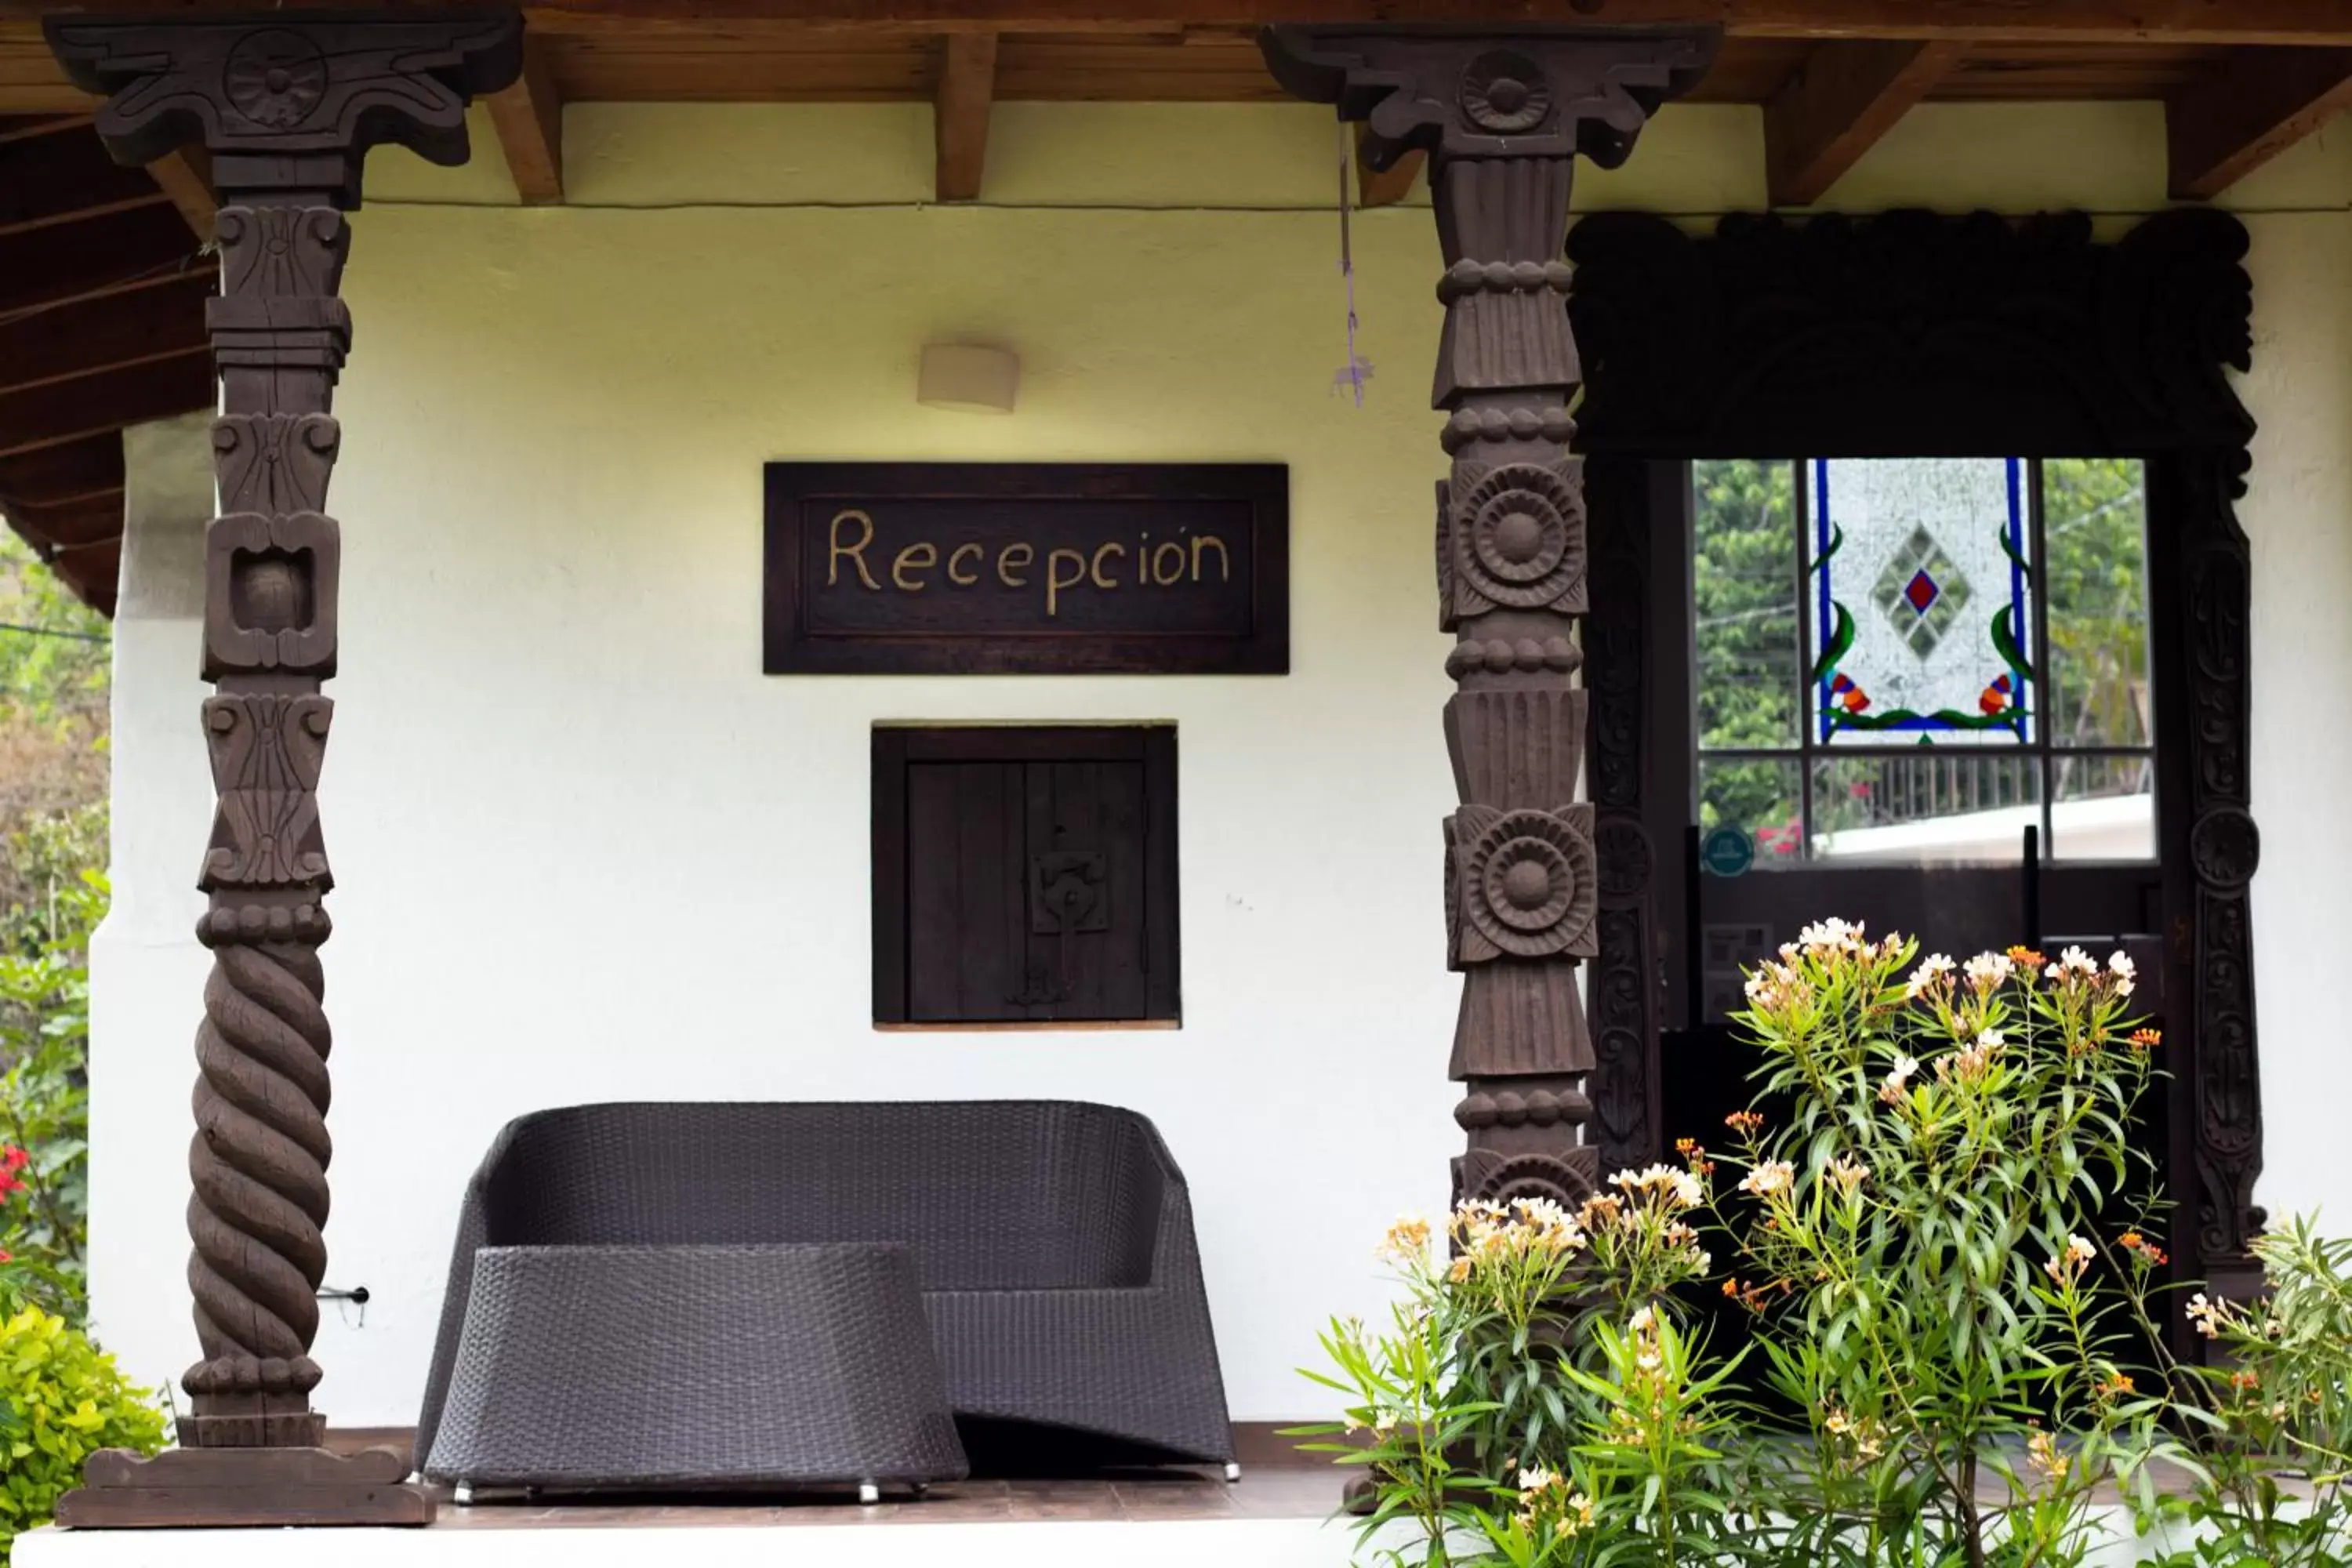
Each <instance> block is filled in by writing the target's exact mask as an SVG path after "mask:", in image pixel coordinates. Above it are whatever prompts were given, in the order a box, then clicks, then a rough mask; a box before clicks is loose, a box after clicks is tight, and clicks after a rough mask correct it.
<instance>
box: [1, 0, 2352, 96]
mask: <svg viewBox="0 0 2352 1568" xmlns="http://www.w3.org/2000/svg"><path fill="white" fill-rule="evenodd" d="M309 3H310V4H311V5H315V6H317V7H318V8H320V9H326V10H335V9H366V8H369V7H370V6H373V5H374V4H375V3H376V0H309ZM432 3H435V4H464V3H467V0H432ZM76 8H77V9H79V10H83V11H89V12H94V13H115V14H131V13H152V12H153V11H154V10H155V9H156V0H78V4H77V6H76ZM171 8H172V9H173V10H174V11H175V12H177V13H179V14H187V13H191V12H197V13H201V12H205V11H212V12H221V13H247V14H249V13H250V12H251V11H252V9H253V5H252V0H180V3H179V4H178V5H175V6H173V7H171ZM56 9H58V5H57V4H56V0H0V50H5V49H17V50H21V48H22V46H25V45H27V44H29V45H31V46H33V47H38V46H39V42H40V35H39V26H38V19H39V17H40V16H42V15H44V14H45V13H47V12H51V11H54V10H56ZM523 11H524V15H525V16H526V17H527V18H528V20H529V22H530V26H532V27H534V28H536V29H538V30H540V31H541V32H546V33H565V32H571V33H578V32H593V31H608V30H625V31H640V30H661V31H674V32H698V31H710V30H714V29H716V30H719V31H724V30H726V29H727V28H729V27H730V26H740V25H744V24H760V23H774V22H782V23H789V24H793V25H796V26H836V27H858V28H877V27H878V28H898V29H901V30H912V31H919V32H925V33H933V34H936V33H945V32H951V31H956V30H960V29H970V30H976V31H1003V30H1006V29H1022V30H1027V31H1033V32H1071V31H1085V30H1094V29H1101V30H1117V31H1128V32H1137V31H1155V30H1166V29H1170V28H1177V27H1196V26H1228V27H1231V26H1257V25H1260V24H1264V23H1267V22H1296V23H1318V22H1322V23H1329V22H1343V23H1344V22H1361V21H1365V20H1366V19H1367V17H1368V16H1370V14H1372V13H1375V12H1376V13H1377V14H1378V16H1379V17H1380V19H1381V21H1386V22H1399V23H1411V22H1451V23H1461V22H1475V23H1479V24H1481V25H1483V26H1494V27H1496V28H1506V27H1509V26H1517V25H1528V24H1536V23H1548V22H1549V23H1557V22H1561V21H1570V22H1577V23H1589V24H1603V25H1628V24H1645V23H1647V24H1669V23H1671V24H1689V23H1706V22H1713V23H1717V24H1720V25H1722V26H1725V27H1726V28H1727V30H1728V31H1729V32H1730V33H1731V34H1732V35H1733V36H1735V37H1759V38H1810V39H1843V38H1915V39H1947V40H1953V41H1958V42H1962V43H2044V44H2065V43H2096V44H2116V43H2151V44H2155V43H2161V44H2179V45H2185V44H2261V45H2329V44H2352V6H2347V5H2345V4H2344V0H2030V3H2025V0H1577V4H1575V5H1572V6H1563V5H1560V4H1559V0H1380V4H1378V5H1369V4H1367V3H1366V0H526V3H525V4H524V6H523ZM5 79H7V78H5V77H0V80H5ZM57 81H58V84H59V85H63V83H64V78H63V75H62V73H59V74H58V77H57ZM88 103H89V99H88V97H87V95H79V94H77V95H75V99H74V100H73V101H72V102H70V103H68V106H67V109H68V111H70V110H72V109H75V108H80V107H84V106H86V105H87V104H88ZM0 112H14V111H12V110H6V109H5V108H0Z"/></svg>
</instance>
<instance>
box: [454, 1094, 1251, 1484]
mask: <svg viewBox="0 0 2352 1568" xmlns="http://www.w3.org/2000/svg"><path fill="white" fill-rule="evenodd" d="M824 1242H834V1243H840V1242H900V1243H904V1244H905V1245H906V1246H907V1247H908V1248H909V1249H910V1250H911V1252H912V1254H913V1260H914V1268H915V1273H916V1276H917V1281H918V1285H919V1289H920V1292H921V1296H922V1301H923V1307H924V1310H925V1313H926V1315H927V1316H928V1318H929V1323H930V1328H931V1333H932V1340H933V1343H934V1345H935V1346H936V1348H937V1351H938V1355H939V1361H940V1369H941V1371H942V1373H944V1375H945V1378H946V1383H947V1394H948V1402H949V1404H950V1406H951V1408H952V1409H953V1411H954V1414H955V1417H956V1425H957V1426H958V1428H959V1430H960V1431H961V1435H962V1441H963V1446H964V1448H965V1451H966V1452H967V1453H968V1454H969V1455H970V1456H971V1462H972V1466H973V1468H974V1469H975V1470H977V1471H980V1472H982V1473H988V1472H995V1473H1003V1472H1005V1471H1010V1470H1033V1471H1034V1470H1036V1469H1040V1468H1070V1467H1093V1466H1098V1465H1105V1464H1112V1463H1138V1462H1142V1463H1152V1462H1160V1463H1167V1462H1178V1463H1181V1462H1212V1463H1226V1464H1230V1463H1231V1462H1232V1459H1233V1457H1234V1456H1233V1438H1232V1428H1231V1426H1230V1424H1229V1421H1228V1419H1227V1415H1226V1410H1225V1399H1224V1388H1223V1378H1222V1376H1221V1374H1220V1373H1219V1370H1218V1365H1217V1351H1216V1342H1215V1339H1214V1337H1213V1333H1212V1331H1211V1329H1210V1323H1209V1310H1208V1300H1207V1297H1206V1295H1205V1293H1204V1291H1203V1290H1202V1284H1201V1268H1200V1257H1199V1252H1198V1249H1197V1247H1196V1245H1195V1243H1194V1240H1193V1235H1192V1207H1191V1204H1190V1201H1189V1198H1188V1195H1187V1193H1186V1190H1185V1185H1184V1178H1183V1175H1182V1173H1181V1172H1180V1171H1178V1170H1177V1168H1176V1165H1175V1163H1174V1162H1173V1161H1172V1160H1171V1158H1170V1157H1169V1154H1168V1151H1167V1148H1166V1146H1165V1145H1164V1144H1163V1143H1162V1142H1160V1135H1159V1133H1158V1131H1156V1130H1155V1129H1154V1128H1153V1127H1152V1125H1151V1123H1150V1121H1147V1120H1145V1119H1144V1118H1143V1117H1141V1116H1139V1115H1137V1114H1136V1113H1135V1112H1133V1111H1130V1110H1119V1109H1118V1108H1116V1107H1112V1106H1104V1105H1089V1104H1083V1103H1077V1102H1072V1101H1037V1100H971V1101H956V1102H946V1101H879V1102H874V1103H863V1104H837V1103H804V1104H727V1103H666V1104H619V1105H593V1106H578V1107H572V1108H569V1109H565V1110H548V1111H541V1112H539V1113H537V1114H535V1115H531V1116H526V1117H523V1118H521V1119H520V1120H519V1121H513V1122H510V1123H509V1124H508V1125H507V1126H506V1128H505V1129H503V1130H502V1131H500V1132H499V1136H498V1139H497V1140H496V1142H493V1143H492V1145H491V1147H490V1151H489V1152H488V1155H486V1156H485V1157H484V1159H483V1161H482V1163H481V1166H480V1168H479V1169H478V1170H477V1171H476V1172H475V1173H474V1177H473V1180H472V1181H471V1183H469V1184H468V1185H467V1189H466V1197H465V1203H464V1206H463V1209H462V1211H461V1213H460V1215H459V1219H458V1228H457V1247H456V1249H455V1252H454V1255H453V1256H452V1258H451V1259H450V1266H449V1283H448V1289H447V1291H446V1296H445V1297H444V1299H443V1303H442V1310H441V1326H440V1335H439V1339H438V1341H437V1342H436V1347H435V1351H434V1357H433V1368H432V1373H431V1377H430V1379H429V1381H428V1382H427V1384H426V1387H425V1404H424V1408H423V1410H422V1411H421V1412H420V1414H419V1415H418V1419H417V1432H416V1464H417V1468H419V1469H421V1470H424V1471H425V1472H426V1473H428V1474H436V1473H438V1472H436V1466H435V1463H434V1444H435V1439H436V1434H437V1433H438V1431H439V1430H440V1428H441V1426H443V1422H444V1415H445V1408H446V1405H447V1403H448V1401H449V1399H450V1393H451V1378H452V1372H453V1369H454V1367H455V1364H456V1363H457V1352H458V1348H459V1345H460V1342H461V1341H462V1340H463V1339H464V1338H465V1335H466V1332H467V1305H468V1302H469V1300H471V1299H472V1297H473V1294H474V1275H475V1267H476V1258H475V1255H476V1251H477V1249H478V1248H481V1247H531V1248H547V1247H556V1248H560V1247H615V1246H621V1247H699V1246H707V1247H744V1246H773V1245H776V1244H786V1243H824ZM723 1305H724V1306H725V1308H726V1309H727V1310H728V1311H730V1312H732V1313H735V1314H739V1315H740V1317H741V1319H742V1320H743V1321H745V1322H746V1323H747V1325H756V1323H757V1321H758V1318H759V1315H760V1313H761V1309H762V1306H763V1303H762V1302H761V1301H760V1300H730V1301H728V1302H726V1303H724V1304H723ZM767 1305H769V1306H770V1310H783V1309H782V1308H781V1306H780V1304H772V1303H771V1304H767ZM701 1316H702V1317H703V1318H704V1319H705V1320H706V1321H708V1320H709V1319H710V1318H711V1317H712V1316H713V1314H710V1313H705V1314H701ZM637 1321H640V1322H641V1323H642V1330H641V1331H642V1332H643V1333H645V1334H646V1335H649V1336H653V1337H655V1338H656V1339H658V1338H659V1337H661V1336H662V1335H664V1334H665V1333H666V1332H674V1330H672V1329H670V1328H669V1327H668V1325H666V1324H664V1323H662V1322H659V1321H653V1320H652V1319H651V1318H650V1317H649V1316H648V1317H646V1318H642V1319H640V1320H637ZM700 1331H706V1332H707V1331H709V1330H708V1328H707V1327H706V1328H704V1329H702V1330H700ZM745 1337H746V1347H745V1348H746V1351H747V1352H749V1353H756V1347H757V1345H758V1344H759V1343H760V1342H761V1336H760V1335H759V1334H758V1333H757V1332H754V1331H750V1330H748V1329H747V1332H746V1336H745ZM614 1359H615V1360H616V1361H618V1362H627V1361H629V1360H632V1359H635V1360H642V1354H639V1355H636V1356H635V1357H632V1356H626V1355H624V1356H619V1357H616V1358H614ZM525 1392H526V1391H523V1390H515V1391H512V1393H513V1395H514V1396H517V1397H520V1396H523V1395H524V1394H525Z"/></svg>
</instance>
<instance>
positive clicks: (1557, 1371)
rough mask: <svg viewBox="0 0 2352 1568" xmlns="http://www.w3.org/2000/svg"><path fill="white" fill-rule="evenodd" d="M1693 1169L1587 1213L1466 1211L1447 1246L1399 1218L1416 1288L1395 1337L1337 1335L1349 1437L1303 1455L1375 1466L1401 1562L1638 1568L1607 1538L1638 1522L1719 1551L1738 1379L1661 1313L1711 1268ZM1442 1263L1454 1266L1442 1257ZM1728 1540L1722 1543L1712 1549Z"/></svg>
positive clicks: (1405, 1294)
mask: <svg viewBox="0 0 2352 1568" xmlns="http://www.w3.org/2000/svg"><path fill="white" fill-rule="evenodd" d="M1704 1199H1705V1189H1704V1186H1703V1184H1701V1183H1700V1181H1699V1179H1698V1178H1697V1177H1696V1176H1695V1175H1693V1174H1692V1173H1689V1172H1688V1171H1685V1170H1677V1169H1675V1168H1674V1167H1671V1166H1654V1167H1652V1168H1651V1169H1650V1170H1647V1171H1640V1172H1633V1171H1629V1172H1623V1173H1619V1174H1618V1175H1617V1176H1616V1177H1615V1178H1614V1179H1613V1180H1612V1184H1611V1190H1609V1191H1607V1192H1603V1193H1599V1194H1594V1195H1593V1196H1591V1198H1589V1199H1587V1200H1586V1201H1585V1203H1584V1204H1583V1205H1582V1206H1581V1207H1580V1208H1579V1209H1578V1210H1576V1211H1575V1212H1573V1213H1570V1212H1569V1211H1567V1210H1565V1209H1562V1208H1561V1207H1560V1206H1559V1205H1557V1204H1555V1203H1552V1202H1549V1201H1548V1200H1545V1199H1541V1198H1523V1199H1518V1200H1516V1201H1514V1202H1512V1203H1509V1204H1507V1205H1494V1204H1486V1203H1477V1202H1473V1203H1467V1204H1465V1205H1462V1206H1461V1207H1459V1208H1457V1209H1456V1210H1455V1211H1454V1214H1453V1215H1452V1216H1451V1217H1450V1219H1449V1221H1448V1223H1447V1225H1446V1226H1445V1232H1444V1236H1443V1237H1436V1236H1433V1234H1432V1230H1431V1227H1430V1226H1429V1224H1428V1223H1427V1222H1426V1221H1424V1220H1420V1219H1405V1220H1401V1221H1399V1222H1398V1223H1397V1224H1396V1225H1394V1226H1391V1227H1390V1230H1389V1234H1388V1237H1387V1238H1386V1240H1385V1241H1384V1242H1383V1244H1382V1247H1381V1255H1382V1257H1383V1258H1386V1259H1387V1261H1388V1262H1389V1264H1390V1266H1391V1268H1393V1269H1394V1270H1395V1272H1396V1274H1397V1277H1398V1279H1399V1281H1400V1282H1401V1284H1402V1287H1403V1289H1402V1295H1401V1298H1400V1300H1397V1301H1396V1303H1395V1304H1394V1305H1393V1306H1392V1308H1391V1317H1390V1322H1389V1324H1388V1326H1387V1327H1386V1328H1385V1329H1384V1330H1382V1331H1377V1332H1375V1331H1370V1330H1368V1329H1367V1328H1366V1327H1365V1325H1364V1324H1363V1323H1361V1322H1360V1321H1355V1320H1352V1319H1348V1320H1340V1321H1336V1322H1334V1323H1333V1324H1332V1325H1331V1327H1330V1329H1329V1330H1328V1331H1327V1332H1326V1333H1325V1335H1324V1336H1323V1346H1324V1350H1325V1351H1326V1352H1327V1353H1328V1357H1329V1360H1330V1365H1331V1370H1330V1371H1329V1372H1328V1373H1320V1372H1318V1373H1308V1374H1307V1375H1308V1376H1310V1377H1312V1378H1314V1379H1315V1381H1317V1382H1318V1383H1320V1384H1324V1385H1325V1386H1326V1387H1328V1388H1333V1389H1337V1390H1339V1392H1340V1393H1341V1394H1343V1395H1345V1396H1346V1398H1347V1400H1348V1402H1349V1403H1348V1412H1347V1419H1346V1421H1345V1423H1344V1425H1343V1426H1319V1427H1310V1428H1302V1429H1301V1435H1303V1436H1313V1437H1317V1438H1320V1439H1323V1440H1322V1441H1318V1442H1314V1443H1309V1444H1306V1445H1302V1446H1303V1447H1307V1448H1308V1449H1310V1450H1314V1451H1325V1452H1331V1453H1335V1454H1339V1455H1340V1456H1342V1457H1343V1458H1347V1459H1349V1460H1350V1461H1352V1462H1358V1463H1361V1464H1364V1465H1366V1466H1368V1467H1369V1469H1370V1489H1371V1493H1372V1495H1371V1497H1370V1500H1369V1501H1370V1507H1369V1511H1368V1512H1367V1514H1366V1519H1365V1529H1366V1535H1367V1539H1371V1538H1374V1537H1377V1536H1379V1535H1381V1532H1382V1531H1384V1530H1385V1529H1386V1528H1387V1527H1389V1526H1391V1524H1402V1525H1403V1526H1405V1527H1407V1528H1406V1536H1407V1539H1408V1540H1409V1542H1410V1545H1409V1546H1407V1547H1405V1548H1402V1549H1399V1548H1383V1549H1382V1550H1384V1551H1387V1552H1390V1553H1391V1555H1393V1556H1396V1557H1397V1558H1398V1559H1399V1560H1400V1561H1401V1562H1407V1563H1428V1564H1433V1565H1435V1564H1443V1563H1447V1562H1449V1561H1452V1560H1454V1558H1455V1557H1457V1556H1467V1557H1470V1558H1500V1559H1502V1560H1505V1561H1507V1562H1510V1563H1517V1564H1520V1565H1521V1568H1534V1565H1535V1564H1538V1563H1542V1564H1560V1565H1567V1564H1576V1563H1599V1562H1604V1561H1605V1562H1612V1563H1624V1562H1631V1561H1633V1560H1632V1559H1630V1558H1628V1557H1627V1556H1626V1555H1625V1554H1624V1547H1623V1543H1622V1542H1616V1543H1612V1542H1611V1540H1610V1539H1609V1538H1608V1537H1607V1536H1606V1535H1604V1534H1603V1533H1602V1532H1601V1531H1600V1530H1599V1529H1597V1528H1596V1524H1597V1522H1598V1521H1600V1520H1601V1519H1603V1518H1607V1519H1609V1520H1611V1521H1623V1520H1633V1521H1639V1522H1640V1524H1641V1525H1643V1527H1644V1528H1646V1530H1648V1531H1650V1532H1651V1533H1652V1534H1653V1535H1654V1537H1655V1538H1657V1539H1659V1540H1661V1541H1663V1542H1665V1543H1667V1550H1668V1552H1669V1555H1668V1556H1667V1557H1666V1558H1663V1559H1661V1561H1671V1560H1672V1558H1671V1552H1672V1549H1673V1543H1675V1542H1678V1541H1685V1540H1691V1539H1705V1538H1706V1536H1707V1535H1708V1534H1709V1533H1710V1531H1713V1525H1712V1523H1711V1521H1714V1520H1716V1519H1717V1518H1719V1517H1720V1516H1721V1514H1722V1513H1723V1512H1724V1511H1725V1510H1726V1508H1727V1502H1726V1500H1725V1498H1726V1494H1725V1492H1724V1490H1723V1483H1724V1482H1725V1481H1726V1480H1727V1479H1728V1474H1729V1472H1728V1470H1727V1468H1726V1467H1725V1466H1724V1463H1723V1455H1722V1453H1721V1452H1720V1450H1719V1449H1717V1447H1714V1446H1713V1444H1714V1442H1715V1440H1716V1438H1717V1436H1718V1435H1719V1434H1720V1432H1721V1431H1722V1430H1723V1429H1724V1428H1725V1426H1726V1424H1727V1420H1728V1418H1729V1417H1728V1412H1727V1408H1726V1407H1725V1405H1723V1402H1722V1397H1721V1396H1722V1389H1723V1385H1724V1384H1725V1382H1726V1381H1727V1378H1728V1376H1729V1374H1730V1368H1729V1367H1728V1366H1719V1367H1717V1368H1715V1369H1714V1370H1713V1371H1712V1372H1703V1371H1702V1369H1701V1368H1700V1366H1699V1365H1698V1363H1699V1361H1700V1359H1701V1347H1700V1345H1699V1344H1698V1343H1697V1342H1696V1341H1695V1340H1694V1339H1693V1338H1692V1337H1691V1335H1690V1334H1688V1333H1687V1332H1686V1331H1685V1330H1684V1329H1682V1328H1681V1327H1680V1326H1679V1325H1678V1324H1677V1323H1676V1322H1675V1320H1674V1317H1673V1315H1672V1313H1671V1312H1670V1311H1669V1310H1666V1309H1665V1307H1664V1302H1665V1300H1666V1299H1667V1297H1666V1293H1667V1292H1668V1291H1670V1290H1672V1289H1674V1288H1675V1287H1676V1286H1678V1285H1682V1284H1685V1283H1688V1282H1690V1281H1693V1280H1696V1279H1700V1278H1702V1277H1703V1276H1704V1275H1705V1274H1706V1271H1707V1269H1708V1268H1709V1264H1710V1260H1709V1258H1708V1257H1707V1254H1706V1252H1705V1251H1704V1250H1703V1249H1702V1248H1701V1247H1699V1245H1698V1232H1697V1229H1696V1226H1693V1225H1692V1224H1691V1221H1690V1216H1691V1215H1692V1214H1693V1212H1694V1211H1695V1210H1696V1208H1697V1207H1698V1205H1700V1204H1701V1203H1702V1202H1703V1201H1704ZM1441 1240H1442V1241H1443V1242H1444V1244H1445V1246H1444V1252H1443V1255H1441V1253H1440V1249H1439V1247H1437V1245H1436V1244H1437V1243H1438V1242H1439V1241H1441ZM1714 1532H1715V1533H1720V1531H1714Z"/></svg>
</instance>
